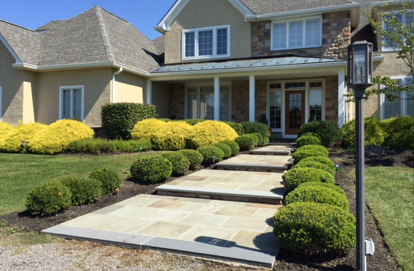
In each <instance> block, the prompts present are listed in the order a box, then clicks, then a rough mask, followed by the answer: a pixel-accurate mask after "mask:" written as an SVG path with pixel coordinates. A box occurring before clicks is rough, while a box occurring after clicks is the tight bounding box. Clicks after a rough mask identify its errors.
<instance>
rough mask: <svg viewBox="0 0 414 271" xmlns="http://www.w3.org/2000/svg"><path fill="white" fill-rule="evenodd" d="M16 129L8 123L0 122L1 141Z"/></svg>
mask: <svg viewBox="0 0 414 271" xmlns="http://www.w3.org/2000/svg"><path fill="white" fill-rule="evenodd" d="M13 129H15V127H14V126H12V125H10V124H8V123H7V122H2V121H0V140H1V138H3V136H4V135H5V134H7V133H9V132H11V131H12V130H13Z"/></svg>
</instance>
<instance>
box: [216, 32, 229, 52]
mask: <svg viewBox="0 0 414 271" xmlns="http://www.w3.org/2000/svg"><path fill="white" fill-rule="evenodd" d="M217 55H227V28H224V29H217Z"/></svg>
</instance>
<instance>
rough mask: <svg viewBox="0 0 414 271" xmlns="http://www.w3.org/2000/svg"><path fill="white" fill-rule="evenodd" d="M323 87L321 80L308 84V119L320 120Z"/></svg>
mask: <svg viewBox="0 0 414 271" xmlns="http://www.w3.org/2000/svg"><path fill="white" fill-rule="evenodd" d="M322 105H323V88H322V82H310V84H309V121H312V120H322Z"/></svg>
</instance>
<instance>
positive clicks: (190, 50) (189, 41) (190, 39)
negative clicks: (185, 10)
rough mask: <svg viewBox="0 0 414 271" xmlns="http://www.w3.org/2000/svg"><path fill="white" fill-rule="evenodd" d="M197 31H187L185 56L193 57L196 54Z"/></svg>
mask: <svg viewBox="0 0 414 271" xmlns="http://www.w3.org/2000/svg"><path fill="white" fill-rule="evenodd" d="M194 47H195V33H194V32H188V33H185V56H186V57H192V56H195V54H194V53H195V49H194Z"/></svg>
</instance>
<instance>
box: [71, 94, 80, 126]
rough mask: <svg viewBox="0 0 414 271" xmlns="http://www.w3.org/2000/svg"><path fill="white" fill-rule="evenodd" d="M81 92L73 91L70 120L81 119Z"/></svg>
mask: <svg viewBox="0 0 414 271" xmlns="http://www.w3.org/2000/svg"><path fill="white" fill-rule="evenodd" d="M81 108H82V90H81V89H74V90H73V114H72V118H78V119H82V115H81V113H82V110H81Z"/></svg>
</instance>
